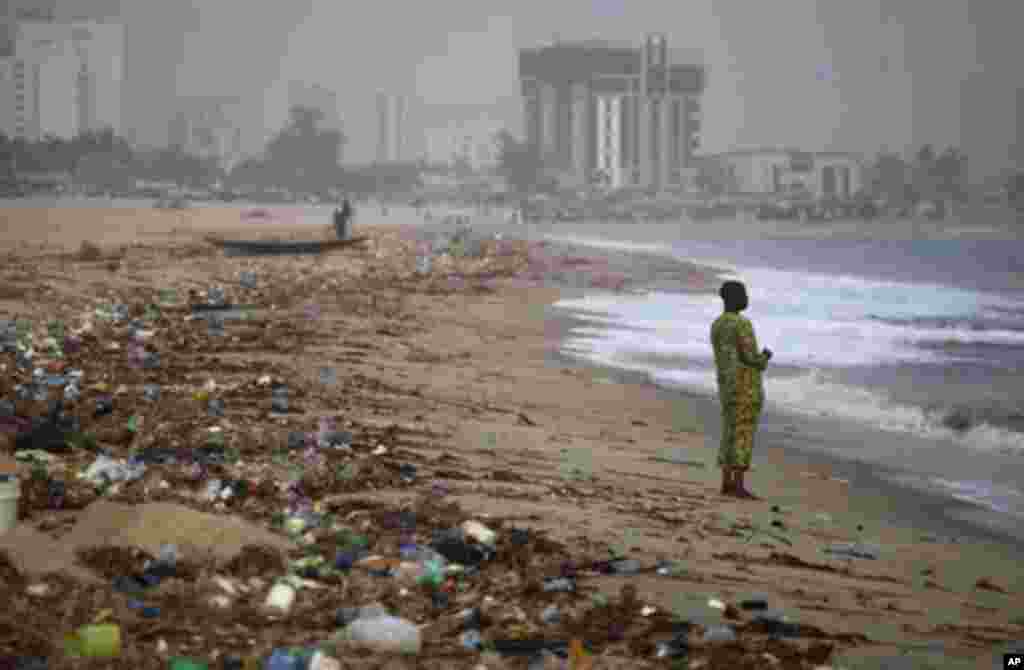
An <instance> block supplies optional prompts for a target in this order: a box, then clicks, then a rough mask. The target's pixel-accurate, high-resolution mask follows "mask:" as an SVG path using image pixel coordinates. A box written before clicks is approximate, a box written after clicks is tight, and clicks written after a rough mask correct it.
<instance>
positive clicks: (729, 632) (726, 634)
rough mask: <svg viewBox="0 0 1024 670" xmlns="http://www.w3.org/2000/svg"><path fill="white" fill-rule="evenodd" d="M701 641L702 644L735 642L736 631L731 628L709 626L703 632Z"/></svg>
mask: <svg viewBox="0 0 1024 670" xmlns="http://www.w3.org/2000/svg"><path fill="white" fill-rule="evenodd" d="M701 639H702V640H703V641H704V642H733V641H735V640H736V631H734V630H733V629H732V627H731V626H711V627H709V628H708V629H707V630H705V631H704V635H703V636H702V638H701Z"/></svg>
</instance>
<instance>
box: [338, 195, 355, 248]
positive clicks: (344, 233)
mask: <svg viewBox="0 0 1024 670" xmlns="http://www.w3.org/2000/svg"><path fill="white" fill-rule="evenodd" d="M351 220H352V203H350V202H349V200H348V198H345V200H343V201H342V203H341V209H337V210H335V211H334V231H335V233H336V234H337V236H338V239H339V240H344V239H347V238H348V226H349V222H350V221H351Z"/></svg>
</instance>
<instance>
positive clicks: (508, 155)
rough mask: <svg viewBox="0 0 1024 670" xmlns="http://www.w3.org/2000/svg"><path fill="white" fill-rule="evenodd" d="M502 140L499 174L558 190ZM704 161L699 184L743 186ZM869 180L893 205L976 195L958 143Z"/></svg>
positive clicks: (1018, 179) (551, 174)
mask: <svg viewBox="0 0 1024 670" xmlns="http://www.w3.org/2000/svg"><path fill="white" fill-rule="evenodd" d="M496 140H497V143H498V147H499V150H498V172H499V173H500V174H501V175H502V176H503V177H504V178H505V180H506V181H507V182H508V184H509V186H510V187H511V188H512V189H513V190H515V191H517V192H519V193H531V192H544V191H548V192H550V191H553V190H555V189H556V188H557V176H556V175H557V172H558V165H557V164H554V163H552V161H550V160H548V159H545V158H544V157H542V156H540V155H539V154H538V152H537V151H536V150H535V149H534V148H533V147H531V146H529V145H528V144H527V143H526V142H524V141H521V140H519V139H517V138H516V137H515V136H514V135H512V133H510V132H508V131H501V132H499V133H498V134H497V136H496ZM698 165H699V167H698V175H697V187H698V188H700V189H702V190H705V191H707V192H711V193H714V194H716V195H721V194H723V193H728V192H735V191H738V190H739V187H738V185H737V184H736V180H735V178H734V177H733V176H732V175H731V174H730V173H729V172H728V171H727V170H726V169H725V166H724V165H723V164H722V163H721V162H720V161H713V160H698ZM606 182H607V176H606V175H601V174H598V173H595V174H594V175H592V176H591V179H590V184H591V185H593V186H600V185H601V184H602V183H606ZM864 183H865V187H864V188H863V189H862V192H861V193H860V194H859V195H860V196H862V197H872V198H877V199H882V200H885V201H886V202H887V203H889V204H891V205H893V206H909V205H914V204H917V203H919V202H922V201H925V200H930V201H943V200H945V201H956V202H965V201H967V200H968V199H969V198H970V195H971V186H970V181H969V178H968V160H967V156H966V155H965V154H964V153H963V152H961V151H960V149H958V148H957V147H948V148H946V149H945V150H944V151H942V152H941V153H938V152H937V151H936V150H935V147H934V146H933V145H930V144H926V145H924V146H922V147H921V148H920V149H918V151H917V152H916V153H915V154H914V156H913V158H911V159H910V160H906V159H904V158H903V157H901V156H900V155H899V154H896V153H891V152H881V153H879V154H878V155H877V156H876V157H875V158H874V160H873V161H871V163H870V164H869V165H867V166H866V171H865V179H864ZM1004 186H1005V189H1006V191H1007V192H1008V193H1009V194H1010V196H1011V199H1013V197H1014V194H1019V193H1020V191H1021V186H1024V173H1015V174H1011V175H1010V176H1009V178H1008V179H1007V180H1006V183H1005V184H1004ZM1019 197H1024V196H1019V195H1018V198H1019Z"/></svg>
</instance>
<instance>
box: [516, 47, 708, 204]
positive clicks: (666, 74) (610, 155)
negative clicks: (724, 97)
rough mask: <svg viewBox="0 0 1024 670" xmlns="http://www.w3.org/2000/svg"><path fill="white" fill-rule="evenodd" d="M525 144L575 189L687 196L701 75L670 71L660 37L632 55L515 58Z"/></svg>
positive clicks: (587, 52)
mask: <svg viewBox="0 0 1024 670" xmlns="http://www.w3.org/2000/svg"><path fill="white" fill-rule="evenodd" d="M519 79H520V83H521V86H522V96H523V101H524V105H525V115H524V117H525V126H526V137H527V141H528V142H529V143H530V144H531V145H532V146H533V147H534V149H535V151H537V152H538V153H539V154H540V155H541V156H542V157H543V158H544V159H545V162H546V163H547V164H548V165H549V166H553V167H557V168H559V169H560V172H561V174H562V175H563V178H564V179H566V180H568V181H569V182H575V183H577V184H579V185H583V184H586V183H588V182H589V183H592V182H595V181H601V182H604V183H606V184H608V185H610V186H612V187H616V188H618V187H623V186H636V187H644V188H672V187H676V188H678V187H684V186H687V187H691V186H692V183H693V179H694V178H695V176H696V170H695V168H694V165H693V152H694V150H695V149H696V148H697V147H698V146H699V142H700V134H699V133H700V96H701V94H702V93H703V91H704V87H705V79H706V76H705V70H704V68H703V67H702V66H698V65H679V64H672V63H670V62H669V50H668V42H667V40H666V38H665V36H663V35H649V36H647V38H646V40H645V42H644V44H643V46H642V47H641V48H633V47H628V46H626V47H623V46H619V45H612V44H609V43H607V42H603V41H599V40H589V41H585V42H575V43H561V42H556V43H555V44H552V45H549V46H545V47H542V48H539V49H523V50H520V52H519Z"/></svg>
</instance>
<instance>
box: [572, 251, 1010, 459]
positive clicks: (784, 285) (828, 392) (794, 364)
mask: <svg viewBox="0 0 1024 670" xmlns="http://www.w3.org/2000/svg"><path fill="white" fill-rule="evenodd" d="M737 276H738V277H739V278H741V279H743V280H744V281H746V282H747V283H748V287H749V290H750V293H751V307H750V309H749V310H748V312H746V314H747V315H748V316H749V317H750V318H751V320H752V321H753V322H754V324H755V327H756V330H757V336H758V340H759V344H760V345H761V346H768V347H769V348H771V349H772V350H773V351H774V354H775V356H774V359H773V360H774V362H775V363H776V364H778V365H780V366H785V367H788V368H796V369H800V370H804V371H805V372H804V374H800V375H795V376H785V377H773V376H772V375H771V373H769V375H768V376H767V377H766V380H765V390H766V393H767V395H768V399H769V402H770V403H771V404H772V405H774V406H775V407H777V408H779V409H782V410H785V411H788V412H792V413H795V414H802V415H806V416H826V417H835V418H837V419H846V420H852V421H856V422H859V423H862V424H866V425H869V426H872V427H875V428H879V429H882V430H886V431H892V432H905V433H911V434H914V435H917V436H920V437H923V438H927V439H938V440H952V441H954V442H957V443H960V444H962V445H964V446H969V447H972V448H976V449H984V450H996V451H1010V452H1020V453H1024V435H1022V434H1021V433H1017V432H1013V431H1009V430H1005V429H1003V428H1001V427H997V426H992V425H989V424H985V423H981V424H978V425H976V426H974V427H972V428H971V429H970V430H968V431H966V432H964V433H958V432H955V431H952V430H950V429H949V428H946V427H945V426H943V425H942V417H941V416H932V415H930V414H928V412H927V411H926V410H925V409H924V408H921V407H916V406H910V405H900V404H897V403H894V402H892V401H891V400H890V399H889V398H888V396H887V395H886V394H885V393H884V392H876V391H869V390H867V389H863V388H859V387H856V386H851V385H847V384H842V383H839V382H838V381H836V375H835V374H834V372H835V371H837V370H839V369H843V368H855V367H874V366H881V365H890V366H914V365H920V364H947V363H954V362H956V363H961V364H963V363H968V364H969V363H974V362H978V361H977V359H975V358H972V357H970V356H967V355H958V354H956V353H955V352H951V351H948V350H946V349H942V348H936V347H934V346H932V347H928V348H922V346H921V345H934V344H942V345H951V344H977V343H987V344H992V345H999V346H1024V332H1018V331H1013V330H1005V329H1004V330H971V329H967V328H963V327H962V326H957V327H951V328H937V327H920V326H918V325H915V324H914V323H913V320H914V319H928V318H950V319H968V318H971V317H974V316H976V315H978V314H979V313H982V312H984V311H985V310H989V311H991V310H994V309H1000V308H1005V307H1006V303H1007V301H1005V300H1001V299H995V298H992V297H991V296H987V295H984V294H981V293H977V292H972V291H966V290H960V289H952V288H946V287H941V286H935V285H926V284H909V283H899V282H892V281H874V280H868V279H860V278H855V277H849V276H844V277H830V276H827V275H821V274H814V273H797V272H783V271H777V270H762V269H752V270H747V271H745V272H743V273H742V274H741V275H739V274H738V275H737ZM557 306H558V307H562V308H567V309H586V310H588V311H589V312H597V314H588V318H590V319H592V320H593V321H595V322H596V323H598V324H605V325H607V326H608V328H607V329H602V328H598V327H594V326H593V325H592V324H591V325H588V326H587V327H585V328H584V329H581V330H576V331H574V332H573V333H572V334H571V337H570V338H569V340H568V341H567V342H566V344H567V346H568V347H570V348H571V349H572V351H573V352H574V353H576V354H577V355H582V356H586V357H588V358H590V359H591V360H594V361H595V362H599V363H601V364H605V365H614V366H619V367H623V368H628V369H632V370H639V371H643V372H647V373H648V374H649V375H650V376H651V378H652V379H653V380H654V381H655V382H656V383H660V384H664V385H668V386H680V387H684V388H687V389H689V390H692V391H697V392H705V393H714V392H715V378H714V371H713V353H712V351H711V345H710V341H709V340H710V326H711V323H712V322H713V321H714V320H715V319H716V318H717V317H718V316H719V315H720V314H721V301H720V300H719V299H718V297H717V296H713V295H692V294H675V293H659V292H651V293H647V294H645V295H640V296H620V295H608V294H605V295H594V296H588V297H584V298H581V299H577V300H567V301H562V302H559V303H558V305H557ZM1017 308H1018V309H1020V306H1019V305H1017ZM882 319H890V320H906V323H904V322H903V321H900V322H899V323H892V322H890V321H884V320H882ZM631 329H639V330H640V332H637V330H631ZM652 355H653V356H655V357H657V358H659V359H663V360H664V359H667V360H669V361H673V360H678V361H679V365H678V366H675V367H672V368H669V367H663V366H667V365H669V364H665V363H662V364H661V365H659V364H656V363H652V362H651V358H652Z"/></svg>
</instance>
